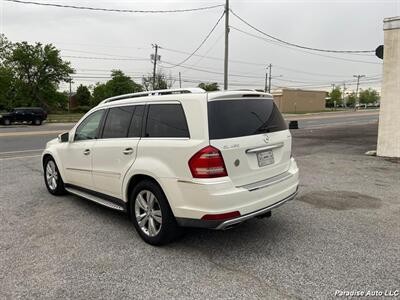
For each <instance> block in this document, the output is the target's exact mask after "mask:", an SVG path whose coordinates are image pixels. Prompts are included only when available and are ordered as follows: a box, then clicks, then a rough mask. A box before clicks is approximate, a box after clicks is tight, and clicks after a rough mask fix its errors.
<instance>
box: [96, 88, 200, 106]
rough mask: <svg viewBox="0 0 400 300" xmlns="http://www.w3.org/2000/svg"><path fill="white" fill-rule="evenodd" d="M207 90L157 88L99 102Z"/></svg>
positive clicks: (194, 92)
mask: <svg viewBox="0 0 400 300" xmlns="http://www.w3.org/2000/svg"><path fill="white" fill-rule="evenodd" d="M205 92H206V91H205V90H203V89H201V88H181V89H168V90H155V91H147V92H139V93H131V94H124V95H119V96H115V97H111V98H107V99H105V100H103V101H101V102H100V103H99V104H104V103H109V102H113V101H117V100H123V99H129V98H137V97H148V96H162V95H172V94H203V93H205Z"/></svg>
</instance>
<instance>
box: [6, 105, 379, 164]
mask: <svg viewBox="0 0 400 300" xmlns="http://www.w3.org/2000/svg"><path fill="white" fill-rule="evenodd" d="M286 119H287V120H288V121H290V120H298V122H299V127H300V128H303V129H311V128H321V127H327V126H328V127H329V126H337V125H358V124H370V123H375V122H377V121H378V112H376V111H373V112H356V113H349V112H347V113H324V114H315V115H314V114H313V115H295V116H293V115H290V116H286ZM72 126H73V124H69V123H63V124H44V125H42V126H28V125H14V126H10V127H6V126H0V159H4V158H9V157H15V156H18V157H19V156H32V155H39V154H40V152H41V151H42V149H43V148H44V147H45V145H46V142H47V141H49V140H51V139H53V138H55V137H57V135H58V134H60V133H62V132H64V131H68V130H70V129H71V128H72Z"/></svg>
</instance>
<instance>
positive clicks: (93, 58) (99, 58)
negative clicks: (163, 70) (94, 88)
mask: <svg viewBox="0 0 400 300" xmlns="http://www.w3.org/2000/svg"><path fill="white" fill-rule="evenodd" d="M62 57H67V58H78V59H91V60H123V61H148V60H149V59H148V58H134V57H132V58H118V57H99V56H75V55H63V56H62Z"/></svg>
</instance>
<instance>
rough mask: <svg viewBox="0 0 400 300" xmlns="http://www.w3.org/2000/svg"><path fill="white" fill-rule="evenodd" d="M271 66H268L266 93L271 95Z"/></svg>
mask: <svg viewBox="0 0 400 300" xmlns="http://www.w3.org/2000/svg"><path fill="white" fill-rule="evenodd" d="M271 76H272V65H271V64H269V78H268V93H271V78H272V77H271Z"/></svg>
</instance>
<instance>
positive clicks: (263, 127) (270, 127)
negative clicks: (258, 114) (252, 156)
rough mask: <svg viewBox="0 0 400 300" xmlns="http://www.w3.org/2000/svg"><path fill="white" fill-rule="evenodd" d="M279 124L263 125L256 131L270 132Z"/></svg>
mask: <svg viewBox="0 0 400 300" xmlns="http://www.w3.org/2000/svg"><path fill="white" fill-rule="evenodd" d="M277 127H278V126H277V125H268V126H261V127H259V128H257V130H256V132H265V131H266V132H269V130H270V129H273V128H277Z"/></svg>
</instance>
